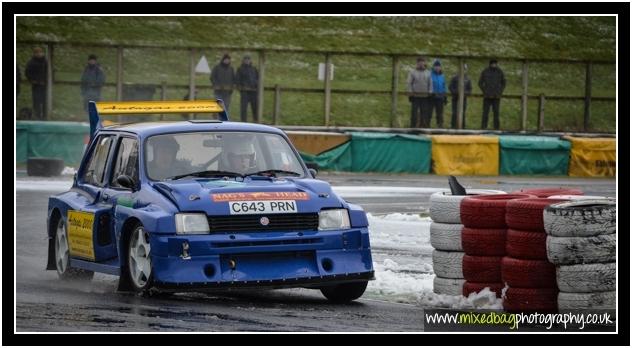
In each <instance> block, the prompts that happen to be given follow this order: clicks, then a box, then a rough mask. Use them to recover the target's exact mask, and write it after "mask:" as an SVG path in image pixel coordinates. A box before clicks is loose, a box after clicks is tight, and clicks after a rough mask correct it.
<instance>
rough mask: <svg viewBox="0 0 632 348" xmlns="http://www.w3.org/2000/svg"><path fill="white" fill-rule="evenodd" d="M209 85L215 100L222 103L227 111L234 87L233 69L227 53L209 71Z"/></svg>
mask: <svg viewBox="0 0 632 348" xmlns="http://www.w3.org/2000/svg"><path fill="white" fill-rule="evenodd" d="M211 84H212V88H213V91H214V93H215V98H217V99H221V100H223V101H224V105H225V106H226V109H227V110H228V109H229V108H230V97H231V96H232V94H233V87H234V85H235V69H233V67H232V66H231V65H230V55H229V54H228V53H226V54H224V55H223V56H222V59H221V60H220V62H219V64H217V65H215V66H214V67H213V70H211Z"/></svg>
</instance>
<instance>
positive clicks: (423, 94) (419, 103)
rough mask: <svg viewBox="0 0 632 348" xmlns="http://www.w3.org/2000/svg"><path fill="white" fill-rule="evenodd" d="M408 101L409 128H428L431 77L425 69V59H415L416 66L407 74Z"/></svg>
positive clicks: (430, 110)
mask: <svg viewBox="0 0 632 348" xmlns="http://www.w3.org/2000/svg"><path fill="white" fill-rule="evenodd" d="M406 89H407V91H408V100H409V101H410V103H411V112H410V127H411V128H419V127H421V128H428V127H429V126H430V113H431V112H432V109H431V101H430V99H431V98H432V96H431V94H432V77H431V76H430V71H428V70H427V69H426V59H425V58H424V57H419V58H417V66H416V67H415V70H412V71H411V72H410V73H409V74H408V79H407V80H406Z"/></svg>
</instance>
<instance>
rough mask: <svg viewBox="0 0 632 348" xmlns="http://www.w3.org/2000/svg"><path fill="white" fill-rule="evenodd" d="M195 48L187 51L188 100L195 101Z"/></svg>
mask: <svg viewBox="0 0 632 348" xmlns="http://www.w3.org/2000/svg"><path fill="white" fill-rule="evenodd" d="M195 53H196V52H195V48H192V49H191V50H190V51H189V100H195Z"/></svg>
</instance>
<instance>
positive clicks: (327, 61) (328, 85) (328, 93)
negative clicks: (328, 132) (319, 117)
mask: <svg viewBox="0 0 632 348" xmlns="http://www.w3.org/2000/svg"><path fill="white" fill-rule="evenodd" d="M330 74H331V54H329V53H326V54H325V79H324V80H325V87H324V88H325V127H328V126H329V117H330V111H331V80H330V79H329V75H330Z"/></svg>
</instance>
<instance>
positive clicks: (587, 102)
mask: <svg viewBox="0 0 632 348" xmlns="http://www.w3.org/2000/svg"><path fill="white" fill-rule="evenodd" d="M585 87H586V94H585V99H584V132H586V131H588V124H589V123H590V102H591V100H590V99H591V97H592V62H588V63H586V85H585Z"/></svg>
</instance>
